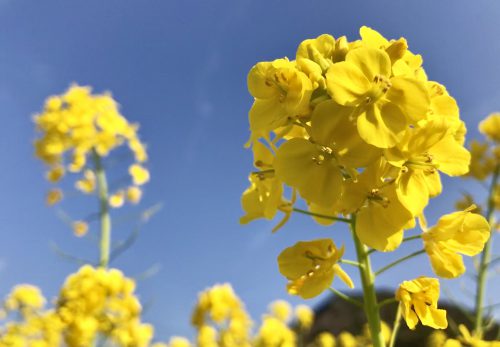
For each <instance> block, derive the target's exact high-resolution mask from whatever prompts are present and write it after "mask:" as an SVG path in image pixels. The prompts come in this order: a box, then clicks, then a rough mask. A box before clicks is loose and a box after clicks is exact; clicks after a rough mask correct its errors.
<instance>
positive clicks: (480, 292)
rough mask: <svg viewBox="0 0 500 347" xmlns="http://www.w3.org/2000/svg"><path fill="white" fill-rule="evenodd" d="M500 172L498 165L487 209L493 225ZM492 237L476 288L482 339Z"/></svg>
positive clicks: (476, 328)
mask: <svg viewBox="0 0 500 347" xmlns="http://www.w3.org/2000/svg"><path fill="white" fill-rule="evenodd" d="M499 172H500V165H497V166H496V168H495V171H494V172H493V177H492V178H491V184H490V189H489V193H488V207H487V209H486V219H487V220H488V222H489V223H490V225H491V224H493V223H494V218H493V212H494V211H495V201H494V199H493V197H494V192H495V187H496V185H497V181H498V174H499ZM492 239H493V237H492V235H491V234H490V237H489V239H488V241H486V244H485V245H484V249H483V252H482V253H481V262H480V263H479V270H478V274H477V287H476V302H475V312H476V320H475V324H474V331H475V334H476V336H478V337H479V338H482V336H483V305H484V294H485V291H486V277H487V273H488V265H489V262H490V258H491V243H492Z"/></svg>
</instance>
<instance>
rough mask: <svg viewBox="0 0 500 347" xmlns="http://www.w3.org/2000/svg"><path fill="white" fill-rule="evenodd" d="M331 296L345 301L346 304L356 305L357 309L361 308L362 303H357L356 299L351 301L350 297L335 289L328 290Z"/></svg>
mask: <svg viewBox="0 0 500 347" xmlns="http://www.w3.org/2000/svg"><path fill="white" fill-rule="evenodd" d="M328 289H329V290H330V291H331V292H332V293H333V294H335V295H337V296H338V297H339V298H341V299H342V300H345V301H347V302H348V303H351V304H353V305H356V306H357V307H363V303H362V302H361V301H358V300H356V299H353V298H351V297H350V296H348V295H346V294H344V293H342V292H341V291H338V290H337V289H335V288H332V287H330V288H328Z"/></svg>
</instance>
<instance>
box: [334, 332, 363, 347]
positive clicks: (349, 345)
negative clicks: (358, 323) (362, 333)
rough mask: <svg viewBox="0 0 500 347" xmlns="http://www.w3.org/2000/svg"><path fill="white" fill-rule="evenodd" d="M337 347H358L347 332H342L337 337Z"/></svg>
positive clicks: (353, 338) (354, 339)
mask: <svg viewBox="0 0 500 347" xmlns="http://www.w3.org/2000/svg"><path fill="white" fill-rule="evenodd" d="M338 341H339V347H358V343H357V341H356V338H355V337H354V336H352V334H351V333H349V332H348V331H343V332H341V333H340V334H339V336H338Z"/></svg>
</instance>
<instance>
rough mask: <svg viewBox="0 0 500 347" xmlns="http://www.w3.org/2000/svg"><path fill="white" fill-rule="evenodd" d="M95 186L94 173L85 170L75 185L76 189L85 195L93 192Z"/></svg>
mask: <svg viewBox="0 0 500 347" xmlns="http://www.w3.org/2000/svg"><path fill="white" fill-rule="evenodd" d="M95 186H96V177H95V173H94V171H92V170H89V169H87V170H85V171H84V172H83V178H82V179H80V180H78V181H76V183H75V187H76V189H78V190H79V191H81V192H83V193H86V194H90V193H92V192H93V191H94V190H95Z"/></svg>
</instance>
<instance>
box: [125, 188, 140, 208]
mask: <svg viewBox="0 0 500 347" xmlns="http://www.w3.org/2000/svg"><path fill="white" fill-rule="evenodd" d="M141 198H142V190H141V188H139V187H137V186H130V187H128V188H127V200H128V201H129V202H131V203H133V204H137V203H139V201H141Z"/></svg>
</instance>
